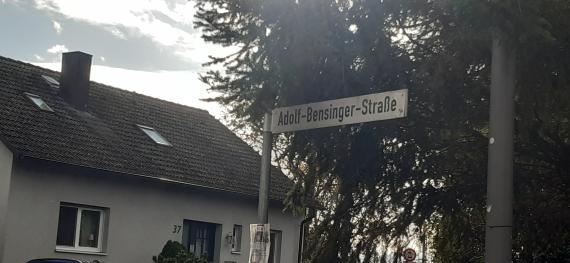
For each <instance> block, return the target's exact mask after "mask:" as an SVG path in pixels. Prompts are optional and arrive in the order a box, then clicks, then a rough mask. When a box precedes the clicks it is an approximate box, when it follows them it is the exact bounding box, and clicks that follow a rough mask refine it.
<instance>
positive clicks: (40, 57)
mask: <svg viewBox="0 0 570 263" xmlns="http://www.w3.org/2000/svg"><path fill="white" fill-rule="evenodd" d="M34 58H36V60H37V61H44V58H43V57H42V56H40V55H38V54H34Z"/></svg>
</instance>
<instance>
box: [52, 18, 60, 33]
mask: <svg viewBox="0 0 570 263" xmlns="http://www.w3.org/2000/svg"><path fill="white" fill-rule="evenodd" d="M52 22H53V29H54V30H55V32H56V33H57V34H58V35H59V34H61V31H63V28H62V27H61V24H60V23H59V22H57V21H52Z"/></svg>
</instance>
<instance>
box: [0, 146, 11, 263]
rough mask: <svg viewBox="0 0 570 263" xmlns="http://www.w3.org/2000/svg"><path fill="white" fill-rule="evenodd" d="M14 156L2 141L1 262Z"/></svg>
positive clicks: (0, 151)
mask: <svg viewBox="0 0 570 263" xmlns="http://www.w3.org/2000/svg"><path fill="white" fill-rule="evenodd" d="M12 160H13V154H12V152H11V151H10V150H8V148H6V146H5V145H4V144H3V143H2V142H1V141H0V262H2V261H1V259H2V255H3V253H2V252H3V251H4V250H3V248H4V237H5V233H4V231H5V227H6V210H7V206H8V196H9V193H10V178H11V177H12Z"/></svg>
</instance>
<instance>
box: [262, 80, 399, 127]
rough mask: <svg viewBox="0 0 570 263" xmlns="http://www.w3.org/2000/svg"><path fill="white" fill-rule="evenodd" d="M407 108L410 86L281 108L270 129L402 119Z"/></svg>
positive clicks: (273, 115)
mask: <svg viewBox="0 0 570 263" xmlns="http://www.w3.org/2000/svg"><path fill="white" fill-rule="evenodd" d="M407 109H408V90H407V89H402V90H395V91H388V92H382V93H376V94H369V95H363V96H357V97H350V98H343V99H337V100H329V101H321V102H315V103H309V104H303V105H296V106H290V107H284V108H278V109H274V110H273V112H272V120H271V132H273V133H280V132H288V131H298V130H307V129H316V128H323V127H331V126H338V125H346V124H354V123H362V122H371V121H379V120H388V119H396V118H403V117H406V115H407V113H408V112H407Z"/></svg>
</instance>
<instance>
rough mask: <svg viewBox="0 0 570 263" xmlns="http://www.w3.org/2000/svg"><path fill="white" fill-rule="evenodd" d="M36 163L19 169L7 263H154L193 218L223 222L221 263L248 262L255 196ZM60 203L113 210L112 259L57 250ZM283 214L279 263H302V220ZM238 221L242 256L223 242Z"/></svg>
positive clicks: (276, 213) (274, 222)
mask: <svg viewBox="0 0 570 263" xmlns="http://www.w3.org/2000/svg"><path fill="white" fill-rule="evenodd" d="M0 153H1V152H0ZM0 157H3V158H5V159H6V158H7V157H5V156H1V155H0ZM0 160H2V159H0ZM30 163H31V162H26V164H20V163H15V165H14V171H13V174H14V176H13V178H12V189H11V191H10V198H9V202H10V203H9V208H8V216H7V227H6V230H7V231H6V243H5V249H4V256H3V259H4V260H3V261H2V262H6V263H8V262H10V263H11V262H14V263H16V262H18V263H19V262H26V261H27V260H29V259H32V258H51V257H56V258H74V259H80V260H94V259H97V260H99V261H101V262H108V263H111V262H114V263H129V262H137V263H143V262H149V263H150V262H152V259H151V258H152V256H154V255H157V254H158V253H159V252H160V250H161V249H162V247H163V245H164V244H165V243H166V241H167V240H177V241H182V233H183V231H180V232H179V233H173V229H174V226H175V225H183V220H184V219H190V220H197V221H205V222H211V223H216V224H220V225H221V228H222V229H221V232H220V233H221V235H220V236H221V238H222V240H221V246H219V248H220V249H219V256H218V257H217V258H218V259H219V262H220V263H224V262H226V261H228V262H236V263H247V257H248V253H249V243H248V240H249V238H248V237H249V224H250V223H255V222H256V217H257V212H256V209H257V201H256V200H255V199H252V198H244V197H241V196H238V195H235V194H227V193H220V192H212V191H203V190H200V189H195V188H190V187H186V186H180V185H176V184H169V183H162V182H157V181H156V180H152V181H151V180H149V179H145V180H143V179H139V178H136V177H133V176H117V175H109V174H107V175H101V174H89V173H85V172H84V171H85V169H64V170H60V169H54V168H53V167H51V168H49V167H48V168H46V167H44V166H41V165H39V164H38V165H30ZM236 180H239V179H236ZM60 202H69V203H77V204H84V205H92V206H99V207H105V208H109V223H108V235H107V242H106V250H105V253H106V255H86V254H74V253H61V252H56V251H55V243H56V235H57V223H58V213H59V205H60ZM281 210H282V207H279V206H273V207H272V208H271V209H270V216H269V218H270V221H271V228H272V229H275V230H280V231H283V232H282V233H283V234H282V246H281V261H280V262H281V263H293V262H296V260H297V248H298V235H299V223H300V221H301V219H300V218H298V217H294V216H292V215H289V214H283V213H282V212H281ZM234 224H239V225H242V226H243V238H242V254H241V255H237V254H232V253H231V251H230V250H231V247H230V245H228V244H227V243H226V242H225V241H224V240H223V237H225V236H226V234H227V233H231V232H232V229H233V225H234ZM0 252H1V251H0Z"/></svg>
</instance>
